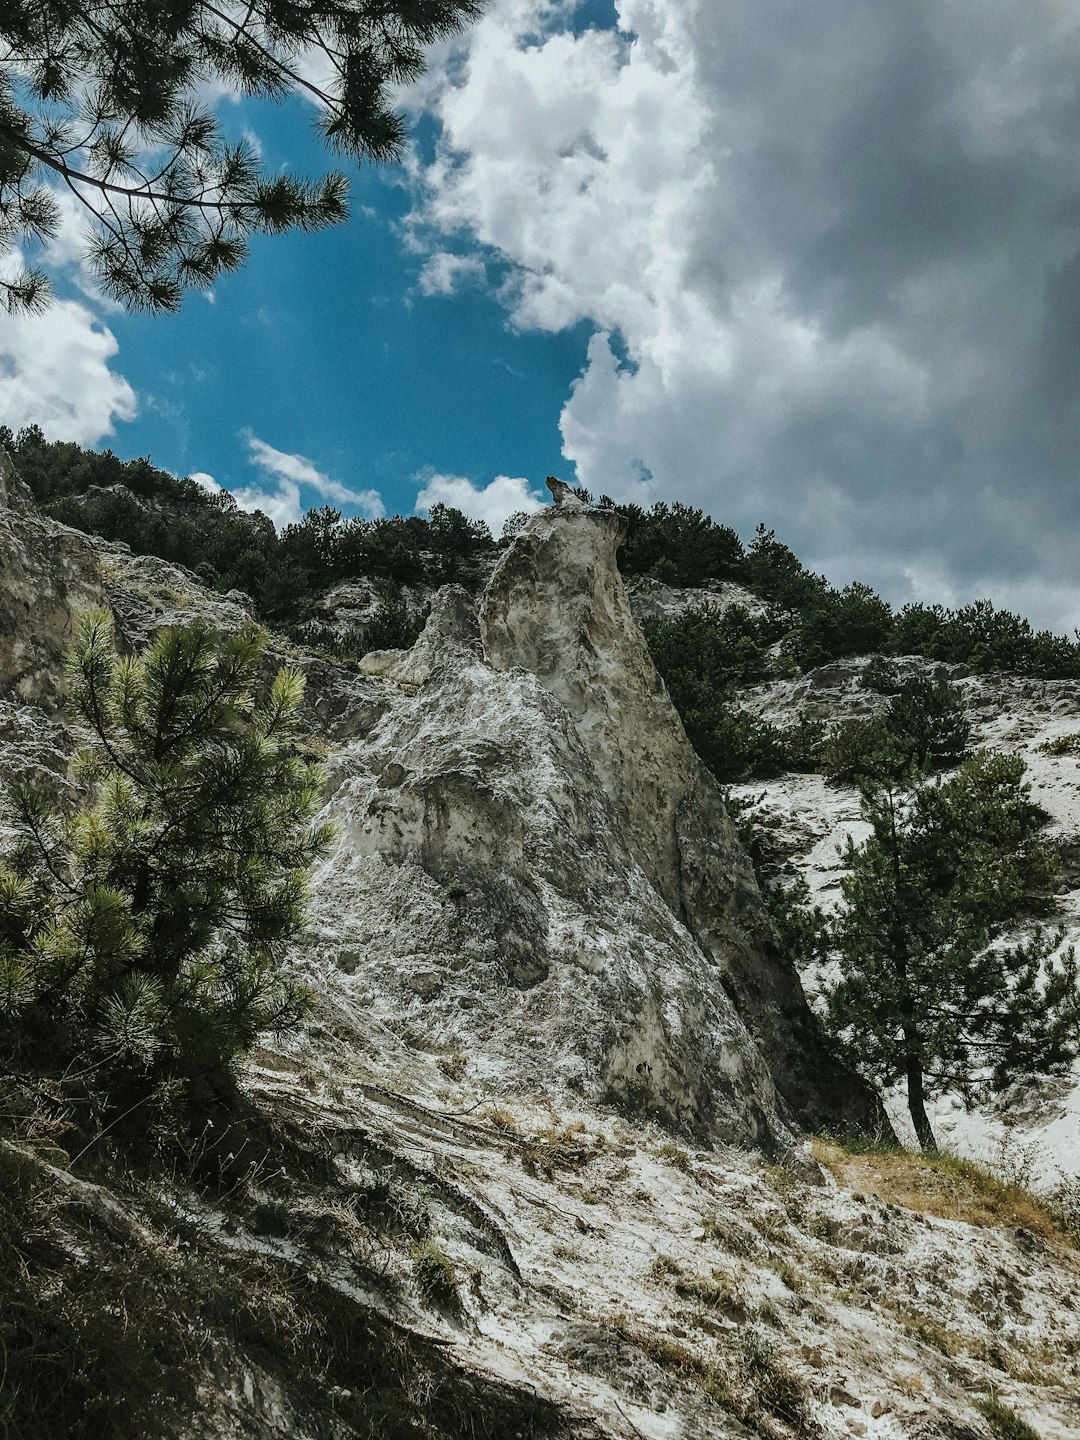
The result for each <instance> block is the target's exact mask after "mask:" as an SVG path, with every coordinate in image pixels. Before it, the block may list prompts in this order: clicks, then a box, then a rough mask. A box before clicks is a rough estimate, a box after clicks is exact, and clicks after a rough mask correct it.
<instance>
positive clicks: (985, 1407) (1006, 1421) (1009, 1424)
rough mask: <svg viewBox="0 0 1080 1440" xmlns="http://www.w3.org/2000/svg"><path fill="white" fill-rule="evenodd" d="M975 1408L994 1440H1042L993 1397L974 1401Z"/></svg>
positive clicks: (1031, 1428)
mask: <svg viewBox="0 0 1080 1440" xmlns="http://www.w3.org/2000/svg"><path fill="white" fill-rule="evenodd" d="M975 1408H976V1409H977V1410H978V1411H979V1412H980V1414H981V1415H982V1416H983V1418H984V1419H985V1421H986V1423H987V1424H988V1425H989V1426H990V1429H991V1430H992V1431H993V1433H994V1435H995V1436H996V1440H1042V1436H1041V1435H1040V1434H1039V1432H1038V1431H1037V1430H1036V1429H1035V1428H1034V1427H1033V1426H1031V1425H1029V1424H1028V1423H1027V1421H1026V1420H1025V1419H1023V1417H1022V1416H1020V1415H1018V1414H1017V1413H1016V1411H1015V1410H1013V1409H1011V1408H1010V1407H1009V1406H1008V1405H1006V1404H1004V1403H1003V1402H1002V1401H1000V1400H998V1399H997V1397H996V1396H994V1395H991V1396H990V1397H989V1398H988V1399H986V1400H976V1402H975Z"/></svg>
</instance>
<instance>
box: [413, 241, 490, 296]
mask: <svg viewBox="0 0 1080 1440" xmlns="http://www.w3.org/2000/svg"><path fill="white" fill-rule="evenodd" d="M483 278H484V262H483V261H482V260H481V259H480V257H479V256H478V255H451V254H450V253H449V251H446V250H438V251H436V252H435V254H434V255H431V256H429V257H428V259H427V260H426V261H425V262H424V268H423V269H422V270H421V271H420V281H419V283H420V292H421V294H423V295H453V294H455V292H456V291H458V290H461V289H462V288H463V286H464V285H466V284H467V283H468V282H469V281H473V282H476V281H478V280H483Z"/></svg>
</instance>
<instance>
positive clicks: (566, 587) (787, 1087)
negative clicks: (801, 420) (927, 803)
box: [481, 507, 874, 1126]
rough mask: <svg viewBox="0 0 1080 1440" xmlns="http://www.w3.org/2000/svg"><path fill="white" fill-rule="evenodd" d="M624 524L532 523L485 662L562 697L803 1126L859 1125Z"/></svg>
mask: <svg viewBox="0 0 1080 1440" xmlns="http://www.w3.org/2000/svg"><path fill="white" fill-rule="evenodd" d="M624 531H625V523H624V521H623V520H622V518H621V517H620V516H619V515H618V514H617V513H616V512H615V511H613V510H608V509H592V508H588V507H581V508H578V509H575V510H573V511H570V510H567V509H566V508H562V507H560V508H558V509H552V510H548V511H544V512H542V513H541V514H540V515H538V516H536V517H534V519H533V520H531V521H530V522H529V524H528V525H527V526H526V528H525V529H524V530H523V531H522V532H521V534H520V535H519V536H518V537H517V539H516V540H515V542H514V544H513V545H512V546H511V547H510V549H509V550H508V551H507V552H506V554H505V555H504V556H503V558H502V560H501V561H500V563H499V565H498V567H497V568H496V571H495V573H494V575H493V576H492V579H491V581H490V583H489V585H488V587H487V589H486V591H485V593H484V597H483V602H482V607H481V629H482V632H483V640H484V649H485V654H486V656H487V659H488V661H489V662H490V663H491V664H492V665H493V666H494V667H495V668H496V669H498V670H511V669H513V668H514V667H521V668H523V669H525V670H528V671H531V672H532V673H533V674H534V675H535V676H536V677H537V678H538V679H539V681H540V682H541V684H542V685H543V686H544V687H545V688H546V689H547V690H549V691H550V692H551V693H552V694H553V695H555V696H556V697H557V698H558V699H559V700H560V701H562V703H563V705H565V707H566V709H567V710H568V712H569V714H570V717H571V719H572V721H573V724H574V729H575V731H576V732H577V735H578V738H579V739H580V741H581V743H582V745H583V747H584V749H585V751H586V752H587V754H588V756H589V758H590V759H591V761H592V763H593V765H594V767H595V769H596V772H597V775H598V777H599V780H600V784H601V786H602V787H603V789H604V792H605V794H606V795H607V797H608V799H609V801H610V803H611V806H612V809H613V811H614V814H615V823H616V827H617V831H618V833H619V834H620V835H621V836H622V837H623V839H624V842H625V844H626V845H627V847H628V848H629V850H630V852H631V854H632V855H633V857H634V859H635V860H636V861H637V862H638V864H639V865H640V867H641V869H642V871H643V872H644V874H645V875H646V876H647V878H648V879H649V881H650V883H651V884H652V886H653V888H654V889H655V890H656V892H657V893H658V895H659V896H660V897H661V899H662V900H663V901H664V903H665V905H666V906H667V908H668V909H669V910H670V912H671V913H672V915H673V916H674V917H676V918H677V919H678V920H679V921H680V922H681V923H682V925H683V926H685V928H686V930H687V931H688V932H689V936H690V937H691V939H692V941H693V942H695V945H694V947H693V948H696V949H697V950H698V952H699V955H700V957H701V958H700V959H699V960H698V961H697V965H698V969H699V973H700V975H701V984H702V986H703V988H705V987H710V986H711V987H712V988H714V989H715V987H716V983H717V980H719V981H720V983H721V984H722V985H723V986H724V987H725V988H726V990H727V992H728V993H729V994H730V995H731V997H732V999H733V1000H734V1002H735V1005H736V1008H737V1009H738V1011H739V1013H740V1015H741V1016H742V1018H743V1019H744V1021H745V1022H746V1023H747V1024H748V1026H749V1028H750V1029H751V1031H752V1032H753V1034H754V1036H755V1038H756V1040H757V1042H758V1044H759V1046H760V1049H761V1051H762V1053H763V1055H764V1057H765V1059H766V1062H767V1064H768V1066H769V1069H770V1071H771V1073H772V1075H773V1078H774V1080H775V1082H776V1085H777V1087H778V1089H779V1091H780V1093H781V1095H782V1096H783V1098H784V1100H785V1101H786V1102H787V1104H788V1105H789V1106H790V1107H791V1110H792V1111H793V1113H794V1114H795V1115H796V1116H797V1117H798V1119H799V1120H800V1121H801V1122H802V1123H804V1124H806V1125H808V1126H821V1125H823V1124H829V1123H838V1122H839V1123H845V1122H853V1123H854V1122H865V1121H866V1120H867V1119H869V1118H870V1117H871V1115H872V1113H873V1111H874V1105H873V1102H872V1100H871V1099H870V1097H869V1095H868V1093H867V1092H866V1091H865V1089H864V1088H863V1087H862V1086H861V1085H860V1084H859V1083H858V1082H857V1081H856V1080H855V1079H854V1078H853V1077H838V1076H837V1074H836V1071H835V1069H834V1068H833V1067H832V1066H831V1064H830V1063H829V1061H828V1060H827V1058H826V1057H825V1055H824V1053H823V1052H822V1050H821V1049H820V1046H819V1042H818V1041H817V1039H816V1036H815V1033H814V1026H813V1022H812V1020H811V1017H810V1014H809V1011H808V1009H807V1006H806V1002H805V999H804V997H803V994H802V989H801V986H800V984H799V981H798V977H797V976H796V975H795V973H794V972H793V971H792V970H791V969H790V968H789V967H788V966H786V965H785V964H783V963H782V962H780V961H779V960H777V959H776V958H774V957H773V956H772V955H771V954H770V945H771V931H770V927H769V922H768V918H767V915H766V913H765V910H764V906H763V904H762V901H761V896H760V894H759V892H758V888H757V883H756V881H755V879H754V875H753V870H752V867H751V865H750V862H749V860H748V858H747V857H746V854H745V852H744V851H743V849H742V847H741V846H740V845H739V843H738V841H737V838H736V836H735V832H734V827H733V825H732V823H731V820H730V818H729V817H728V814H727V811H726V809H725V808H724V804H723V800H722V798H721V796H720V792H719V791H718V789H717V787H716V783H715V781H714V780H713V779H712V776H711V775H710V774H709V773H708V771H707V770H706V768H705V767H704V765H703V764H702V763H701V761H700V760H699V759H698V757H697V755H696V753H695V751H694V749H693V747H692V746H691V744H690V742H689V741H688V740H687V738H686V732H685V730H684V729H683V725H682V721H681V720H680V719H679V715H678V712H677V711H676V710H675V707H674V706H673V705H672V703H671V700H670V698H669V696H668V694H667V691H666V689H665V688H664V685H663V683H662V681H661V680H660V678H659V676H658V675H657V673H656V669H655V667H654V665H653V663H652V660H651V658H650V656H649V652H648V649H647V647H646V645H645V641H644V637H643V636H642V634H641V631H640V630H639V629H638V626H637V625H636V623H635V622H634V619H633V616H632V614H631V609H630V601H629V599H628V596H627V592H626V588H625V586H624V584H623V581H622V577H621V576H620V574H619V571H618V567H617V565H616V562H615V552H616V550H617V549H618V546H619V544H620V543H621V541H622V538H623V534H624ZM689 963H693V962H689Z"/></svg>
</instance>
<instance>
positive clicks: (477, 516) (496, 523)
mask: <svg viewBox="0 0 1080 1440" xmlns="http://www.w3.org/2000/svg"><path fill="white" fill-rule="evenodd" d="M424 481H425V483H424V487H423V489H422V490H421V491H420V493H419V494H418V495H417V497H416V509H417V510H418V511H420V510H430V509H431V507H432V506H433V505H449V506H450V507H451V508H452V509H454V510H460V511H461V513H462V514H463V515H467V516H468V517H469V519H470V520H483V521H484V523H485V524H486V525H487V527H488V529H489V530H490V531H491V533H492V534H493V535H494V536H495V538H496V539H498V537H499V535H501V533H502V527H503V525H504V524H505V523H506V520H507V519H508V517H509V516H511V515H515V514H517V512H518V511H519V510H524V511H525V512H526V514H529V515H532V514H534V513H535V512H536V511H537V510H540V509H542V508H543V506H544V500H543V499H542V498H541V497H540V496H539V495H537V494H536V493H535V492H534V491H532V490H530V489H529V482H528V481H527V480H522V479H520V478H518V477H515V476H510V475H496V477H495V479H494V480H492V481H491V482H490V483H489V484H487V485H483V486H480V485H474V484H473V482H472V481H471V480H467V479H466V478H465V477H464V476H463V475H434V474H432V475H427V476H425V477H424Z"/></svg>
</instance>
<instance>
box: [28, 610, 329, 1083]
mask: <svg viewBox="0 0 1080 1440" xmlns="http://www.w3.org/2000/svg"><path fill="white" fill-rule="evenodd" d="M264 643H265V640H264V636H263V634H262V633H261V632H260V631H259V630H257V629H256V628H255V627H254V626H249V627H245V628H244V629H243V630H241V631H239V632H238V633H236V634H234V635H230V636H226V637H224V638H218V637H216V636H215V635H214V634H213V633H212V632H211V631H210V630H208V629H207V628H206V627H205V626H204V625H201V624H195V625H190V626H187V627H183V628H177V629H171V630H166V631H164V632H162V634H161V635H160V636H159V637H158V638H157V639H156V640H155V641H154V642H153V644H151V645H150V646H149V647H148V648H147V649H146V650H145V651H144V652H143V653H142V654H141V655H139V656H133V657H125V658H121V657H120V656H119V655H118V654H117V651H116V647H115V642H114V636H113V626H112V619H111V617H110V616H109V615H108V614H107V613H106V612H103V611H91V612H87V613H86V614H84V615H83V616H82V617H80V620H79V623H78V629H77V639H76V643H75V646H74V648H73V650H72V652H71V655H70V656H69V660H68V676H69V683H70V687H71V694H72V699H73V701H74V703H75V705H76V707H77V709H78V711H79V713H80V714H81V716H82V718H83V720H84V721H85V723H86V726H87V730H88V734H89V741H88V743H87V744H86V746H85V747H84V748H83V749H82V750H81V751H80V752H79V753H78V754H77V755H76V757H75V758H74V760H73V762H72V767H71V778H72V780H73V781H74V782H75V783H76V786H77V787H78V788H79V789H80V790H81V791H82V793H83V794H84V796H85V800H84V802H83V803H80V804H77V805H75V806H74V807H68V808H66V809H64V808H61V807H59V806H58V805H57V803H56V801H55V800H54V798H52V796H51V795H50V794H49V793H48V792H47V791H45V790H44V789H42V788H40V787H35V786H32V785H22V786H20V787H17V788H16V789H15V790H14V791H13V794H12V800H13V807H12V808H13V810H14V817H15V824H16V830H17V840H16V843H15V845H14V847H13V848H12V850H11V851H10V853H9V854H8V855H7V856H6V858H5V863H3V864H0V1015H2V1016H3V1017H4V1025H3V1029H5V1030H6V1031H7V1034H8V1038H9V1040H10V1041H12V1042H13V1043H14V1044H15V1045H16V1046H20V1045H21V1046H22V1047H23V1048H24V1049H25V1048H26V1047H27V1046H28V1045H29V1046H30V1047H31V1048H33V1046H34V1045H35V1044H36V1045H38V1046H46V1047H47V1048H48V1050H49V1053H50V1054H51V1055H52V1056H53V1057H54V1058H55V1059H58V1060H64V1059H67V1058H71V1057H76V1056H79V1057H83V1058H85V1057H87V1056H92V1057H93V1061H94V1063H95V1064H98V1065H100V1066H102V1067H103V1068H104V1069H105V1070H106V1071H108V1070H110V1069H111V1070H113V1071H125V1072H128V1073H132V1072H135V1073H141V1074H155V1073H175V1074H183V1075H188V1076H192V1075H200V1074H203V1075H213V1074H220V1073H223V1072H224V1071H226V1070H227V1068H228V1066H229V1064H230V1062H231V1061H232V1060H233V1058H234V1057H235V1056H237V1055H239V1054H241V1053H242V1052H243V1051H244V1050H246V1049H247V1048H249V1047H250V1045H251V1044H252V1043H253V1041H254V1039H255V1036H256V1035H257V1034H258V1033H259V1032H260V1031H262V1030H266V1029H284V1028H287V1027H288V1026H290V1025H292V1024H293V1023H295V1021H296V1020H297V1019H298V1017H299V1016H300V1015H301V1013H302V1012H303V1009H304V1007H305V1003H306V1001H305V997H304V994H303V992H302V991H301V990H300V989H299V988H298V987H297V986H296V985H295V984H293V983H292V982H291V981H290V980H288V979H287V978H285V977H284V976H283V975H282V973H281V968H280V962H281V956H282V947H283V945H284V943H285V942H286V941H287V940H289V939H290V938H291V937H293V936H295V935H296V934H297V933H298V931H299V930H300V928H301V926H302V923H303V917H304V908H305V898H306V869H307V867H308V866H309V865H310V864H311V862H312V861H313V860H314V859H315V857H317V856H318V855H319V854H321V853H322V852H323V850H324V849H325V847H326V845H327V843H328V840H329V838H330V832H329V829H328V827H327V826H325V825H319V824H315V823H313V820H312V817H313V815H314V813H315V811H316V809H317V808H318V806H319V804H320V795H321V790H322V777H321V775H320V772H319V771H318V769H317V767H315V766H313V765H311V764H309V763H307V762H305V761H303V760H301V759H299V758H297V756H296V755H295V754H293V753H291V752H290V745H289V741H290V737H291V736H292V734H293V732H294V730H295V726H296V719H297V711H298V707H299V704H300V701H301V698H302V695H303V678H302V676H301V675H300V674H299V673H298V672H296V671H294V670H289V669H282V670H280V671H279V672H278V675H277V677H276V679H275V680H274V681H273V683H272V685H271V686H270V688H269V693H268V694H267V695H266V696H265V698H264V699H262V700H261V701H259V700H257V699H256V698H255V692H256V690H257V689H258V681H259V674H260V671H261V666H262V655H263V649H264ZM0 1033H2V1031H0Z"/></svg>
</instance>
